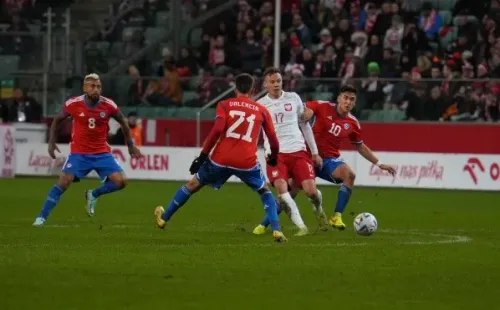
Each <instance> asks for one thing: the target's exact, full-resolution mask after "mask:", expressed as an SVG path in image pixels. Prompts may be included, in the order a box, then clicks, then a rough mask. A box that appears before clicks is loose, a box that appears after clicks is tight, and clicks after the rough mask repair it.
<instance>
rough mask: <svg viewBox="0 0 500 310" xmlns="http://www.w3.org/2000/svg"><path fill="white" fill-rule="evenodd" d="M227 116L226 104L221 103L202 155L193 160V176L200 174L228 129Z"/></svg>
mask: <svg viewBox="0 0 500 310" xmlns="http://www.w3.org/2000/svg"><path fill="white" fill-rule="evenodd" d="M226 114H227V113H226V108H225V106H224V103H223V102H219V103H218V104H217V108H216V110H215V123H214V126H213V127H212V129H211V130H210V133H209V134H208V137H207V138H206V139H205V142H204V143H203V148H202V149H201V153H200V155H199V156H198V157H196V158H195V159H194V160H193V162H192V163H191V167H189V172H190V173H191V174H195V173H196V172H198V170H199V169H200V167H201V165H202V164H203V163H204V162H205V161H206V160H207V159H208V155H209V154H210V152H211V151H212V149H213V148H214V146H215V144H216V143H217V141H219V139H220V137H221V136H222V133H223V132H224V129H225V128H226Z"/></svg>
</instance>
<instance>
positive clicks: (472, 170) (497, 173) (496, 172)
mask: <svg viewBox="0 0 500 310" xmlns="http://www.w3.org/2000/svg"><path fill="white" fill-rule="evenodd" d="M476 167H477V168H478V169H479V172H480V173H484V172H485V171H486V169H485V167H484V165H483V163H482V162H481V160H480V159H479V158H477V157H471V158H469V159H468V160H467V163H466V164H465V166H464V169H463V171H467V172H468V173H469V175H470V177H471V179H472V181H473V182H474V184H477V183H478V175H477V174H476ZM489 170H490V177H491V179H492V180H494V181H496V180H498V178H499V177H500V166H499V165H498V163H495V162H494V163H492V164H491V165H490V169H489Z"/></svg>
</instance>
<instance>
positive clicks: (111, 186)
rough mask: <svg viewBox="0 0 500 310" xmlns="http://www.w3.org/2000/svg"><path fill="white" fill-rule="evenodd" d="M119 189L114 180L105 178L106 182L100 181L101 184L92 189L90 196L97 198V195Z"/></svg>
mask: <svg viewBox="0 0 500 310" xmlns="http://www.w3.org/2000/svg"><path fill="white" fill-rule="evenodd" d="M120 189H122V188H121V187H118V186H117V185H116V183H115V182H113V181H111V180H109V179H107V180H106V182H104V183H102V184H101V186H99V187H98V188H96V189H94V190H93V191H92V196H94V198H98V197H99V196H102V195H105V194H109V193H112V192H115V191H117V190H120Z"/></svg>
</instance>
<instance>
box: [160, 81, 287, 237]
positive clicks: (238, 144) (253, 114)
mask: <svg viewBox="0 0 500 310" xmlns="http://www.w3.org/2000/svg"><path fill="white" fill-rule="evenodd" d="M235 84H236V91H235V92H236V97H234V98H230V99H227V100H223V101H221V102H219V103H218V105H217V110H216V117H215V124H214V127H213V128H212V130H211V132H210V134H209V135H208V137H207V139H206V140H205V143H204V144H203V149H202V151H201V153H200V155H199V156H198V157H197V158H196V159H195V160H194V161H193V163H192V164H191V167H190V168H189V171H190V173H191V174H194V176H193V178H192V179H191V180H190V181H188V182H187V183H186V185H184V186H182V187H181V188H179V189H178V190H177V192H176V193H175V195H174V197H173V199H172V200H171V201H170V203H169V204H168V207H167V210H166V211H165V209H164V208H163V207H161V206H158V207H156V209H155V212H154V214H155V218H156V226H157V227H159V228H161V229H163V228H165V226H166V223H167V222H168V221H169V220H170V218H171V217H172V215H173V214H174V213H175V212H177V210H179V208H180V207H182V206H183V205H184V204H185V203H186V202H187V201H188V199H189V197H191V195H193V194H194V193H196V192H197V191H199V190H200V189H201V188H202V187H203V186H205V185H210V186H212V187H214V188H215V189H219V188H221V187H222V185H224V183H225V182H226V181H227V180H228V179H229V178H230V177H231V176H233V175H235V176H237V177H238V178H240V179H241V180H242V181H243V182H244V183H245V184H247V185H248V186H249V187H250V188H251V189H253V190H254V191H256V192H257V193H259V195H260V198H261V200H262V203H263V204H264V209H265V211H266V214H267V216H268V217H269V218H270V219H271V226H272V228H273V237H274V240H275V241H277V242H284V241H286V238H285V236H284V235H283V233H282V232H281V230H280V224H279V219H278V213H277V205H276V201H275V199H274V196H273V194H272V193H271V191H270V190H269V189H268V188H267V186H266V179H265V177H264V174H263V172H262V169H261V167H260V164H259V162H258V161H257V143H258V140H259V136H260V132H261V130H262V129H263V130H264V132H265V133H266V135H267V137H268V138H269V144H270V149H271V154H270V155H269V157H268V158H267V163H268V164H269V165H271V166H275V165H276V163H277V156H278V152H279V142H278V138H277V137H276V133H275V132H274V127H273V122H272V119H271V115H270V114H269V111H268V110H267V109H266V107H264V106H263V105H261V104H260V103H257V102H255V101H253V100H252V99H250V95H251V94H252V90H253V87H254V79H253V78H252V76H251V75H248V74H241V75H239V76H237V77H236V79H235ZM214 146H215V148H214ZM212 148H213V151H212ZM211 151H212V153H211V155H210V156H209V154H210V152H211Z"/></svg>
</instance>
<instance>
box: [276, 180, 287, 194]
mask: <svg viewBox="0 0 500 310" xmlns="http://www.w3.org/2000/svg"><path fill="white" fill-rule="evenodd" d="M273 185H274V188H276V191H277V192H278V194H280V195H281V194H285V193H288V184H287V183H286V181H285V180H283V179H279V180H276V181H274V184H273Z"/></svg>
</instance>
